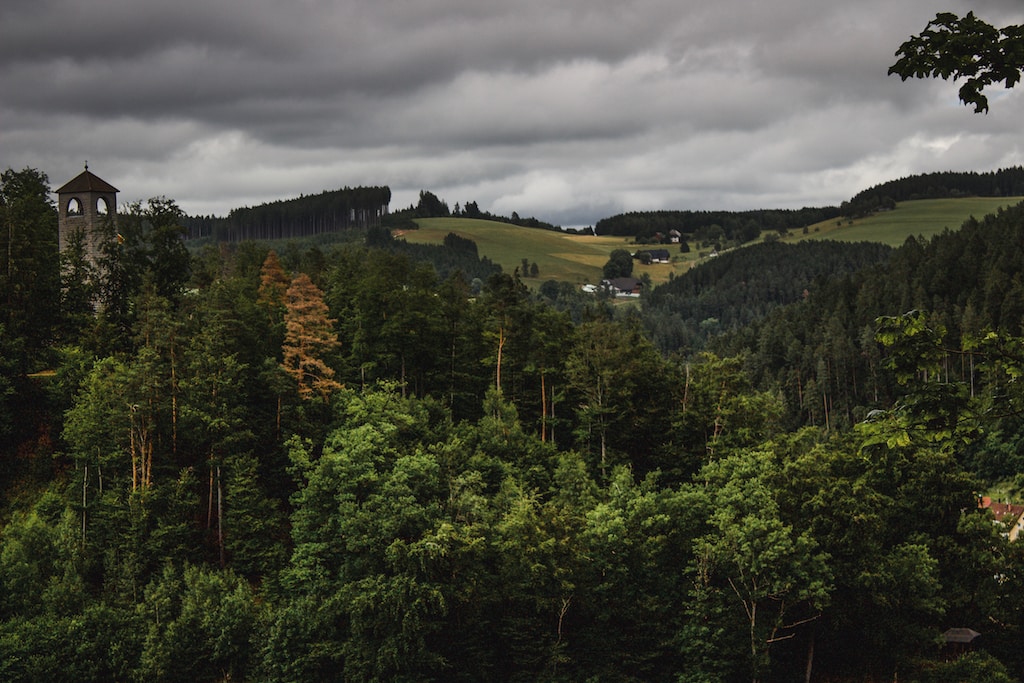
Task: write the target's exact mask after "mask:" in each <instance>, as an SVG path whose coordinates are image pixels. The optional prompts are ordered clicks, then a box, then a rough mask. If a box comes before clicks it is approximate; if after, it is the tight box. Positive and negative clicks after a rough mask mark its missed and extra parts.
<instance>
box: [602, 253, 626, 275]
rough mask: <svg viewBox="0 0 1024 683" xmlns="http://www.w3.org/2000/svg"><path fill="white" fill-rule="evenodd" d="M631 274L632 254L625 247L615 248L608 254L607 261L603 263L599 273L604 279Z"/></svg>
mask: <svg viewBox="0 0 1024 683" xmlns="http://www.w3.org/2000/svg"><path fill="white" fill-rule="evenodd" d="M632 274H633V256H632V255H631V254H630V253H629V252H628V251H626V250H625V249H616V250H614V251H612V253H611V254H609V255H608V262H607V263H605V264H604V268H603V269H602V271H601V275H602V276H604V279H606V280H614V279H615V278H620V277H629V276H630V275H632Z"/></svg>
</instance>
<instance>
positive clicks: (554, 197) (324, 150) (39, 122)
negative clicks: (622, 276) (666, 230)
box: [0, 0, 1024, 224]
mask: <svg viewBox="0 0 1024 683" xmlns="http://www.w3.org/2000/svg"><path fill="white" fill-rule="evenodd" d="M969 9H974V10H975V11H976V12H977V13H978V14H979V16H981V17H982V18H984V19H987V20H989V21H992V22H993V23H996V24H999V25H1003V24H1006V23H1016V22H1020V21H1022V20H1024V16H1022V15H1021V8H1020V5H1019V3H1018V2H1015V0H979V1H977V2H973V3H970V4H968V3H966V2H962V1H961V0H956V1H954V2H952V4H950V3H947V2H944V3H940V2H936V1H933V0H908V1H907V2H904V3H899V4H894V3H889V2H881V0H867V1H865V2H861V3H850V2H838V1H837V0H828V1H826V2H811V0H778V1H775V2H771V3H759V4H751V3H746V2H740V0H719V2H715V3H704V2H701V3H697V2H689V1H686V2H678V1H676V2H670V1H668V0H643V1H640V2H631V3H622V2H610V1H605V0H599V1H590V0H567V1H563V2H559V3H554V2H550V1H549V0H544V1H541V0H523V1H520V2H514V3H490V2H477V1H475V0H437V1H432V2H415V1H413V0H348V1H330V0H300V1H293V2H284V3H282V2H274V1H273V0H252V1H246V2H242V1H241V0H226V1H225V0H220V1H218V0H204V1H200V0H181V1H179V2H176V3H155V2H138V1H137V0H136V1H135V2H132V1H130V0H92V1H90V2H88V3H83V2H72V1H71V0H42V1H39V2H36V1H34V2H25V1H24V0H9V1H8V2H5V3H3V5H2V6H0V92H3V93H4V96H3V97H2V98H0V165H2V166H3V167H5V168H6V167H8V166H12V167H23V166H26V165H27V166H33V167H37V168H40V169H41V170H43V171H45V172H47V173H49V174H50V176H51V180H52V181H54V183H55V184H59V183H61V182H63V181H64V180H66V179H67V178H69V177H71V176H72V175H73V174H74V173H76V172H77V170H78V169H80V167H81V163H82V162H83V160H84V159H86V158H88V159H90V162H91V168H93V169H94V170H95V171H97V172H98V173H100V174H101V175H103V176H104V177H105V178H107V179H108V180H110V181H111V182H113V183H114V184H115V185H116V186H118V187H120V188H122V192H123V194H124V195H125V198H126V199H135V198H140V197H148V196H152V195H156V194H163V195H167V196H170V197H173V198H175V199H177V200H178V201H179V203H180V204H181V205H182V206H183V208H185V209H186V210H187V211H190V212H193V213H211V212H216V213H223V212H225V211H227V210H228V209H230V208H232V207H234V206H239V205H243V204H252V203H257V202H261V201H268V200H272V199H277V198H281V197H286V196H294V195H297V194H299V193H309V192H317V191H320V190H322V189H331V188H336V187H340V186H343V185H358V184H388V185H390V186H391V187H392V190H393V192H394V196H395V202H394V204H395V206H402V205H405V204H408V203H411V202H412V201H414V199H415V197H416V194H417V193H418V191H419V190H420V189H430V190H431V191H433V192H435V193H437V194H439V195H440V196H442V197H444V198H445V199H447V200H448V201H449V202H450V203H452V204H454V203H455V202H456V201H458V202H465V201H467V200H474V201H478V202H479V203H480V205H481V208H486V209H488V210H495V211H499V212H506V213H510V212H511V211H517V212H518V213H520V215H536V216H538V217H540V218H543V219H545V220H552V221H555V222H560V223H563V224H587V223H592V222H593V221H595V220H597V219H598V218H600V217H602V216H604V215H608V214H609V213H613V212H616V211H620V210H634V209H645V208H650V209H657V208H755V207H764V206H768V207H773V206H803V205H814V204H825V203H838V202H840V201H842V200H844V199H847V198H849V196H850V195H852V194H853V193H855V192H857V191H859V190H860V189H863V188H864V187H866V186H867V185H871V184H874V183H877V182H882V181H885V180H888V179H891V178H892V177H895V176H899V175H906V174H908V173H914V172H926V171H933V170H947V169H950V168H965V169H975V170H984V169H987V168H995V167H998V166H1002V165H1009V164H1017V163H1021V160H1020V152H1021V147H1020V142H1019V124H1018V123H1017V122H1018V121H1019V120H1020V114H1021V109H1022V108H1024V104H1022V100H1021V95H1020V93H1019V92H1016V91H1011V92H1010V93H1008V94H1006V95H1004V94H1002V93H993V96H992V97H991V100H992V104H993V107H992V112H991V113H990V114H989V115H988V116H984V117H980V116H975V115H973V114H971V113H970V111H969V110H968V109H967V108H965V107H963V106H961V105H959V104H958V103H957V102H956V87H955V86H954V85H952V84H949V83H942V82H927V81H925V82H922V81H908V82H906V83H902V82H900V80H899V79H898V78H895V77H887V76H886V70H887V67H888V65H889V64H891V63H892V61H893V60H894V57H893V53H894V51H895V50H896V48H897V47H898V46H899V44H900V43H901V42H902V41H903V40H905V39H906V38H907V37H908V36H909V35H911V34H912V33H916V32H918V31H920V30H921V29H922V28H924V26H925V24H926V23H927V21H928V20H929V19H931V18H932V17H934V15H935V13H936V12H937V11H947V10H949V11H956V12H960V13H964V12H966V11H967V10H969Z"/></svg>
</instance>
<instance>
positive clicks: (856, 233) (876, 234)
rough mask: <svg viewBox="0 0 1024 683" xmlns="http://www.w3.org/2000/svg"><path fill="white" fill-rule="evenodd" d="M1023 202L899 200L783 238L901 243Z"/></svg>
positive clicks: (1006, 199)
mask: <svg viewBox="0 0 1024 683" xmlns="http://www.w3.org/2000/svg"><path fill="white" fill-rule="evenodd" d="M1021 201H1024V197H959V198H951V199H918V200H913V201H906V202H899V203H898V204H897V205H896V208H895V209H894V210H892V211H879V212H877V213H874V214H872V215H870V216H867V217H865V218H857V219H853V220H848V219H845V218H844V219H837V220H830V221H823V222H821V223H817V224H815V225H812V226H809V228H808V234H806V235H804V234H799V233H795V234H793V235H790V236H789V237H787V238H785V239H784V240H783V241H787V242H788V241H794V242H795V241H799V240H802V239H832V240H839V241H842V242H881V243H883V244H888V245H889V246H893V247H896V246H899V245H901V244H903V242H904V241H906V239H907V237H908V236H909V235H914V236H915V237H917V236H924V237H926V238H928V237H932V236H933V235H937V234H939V233H941V232H942V231H943V230H945V229H946V228H949V229H950V230H958V229H959V228H960V226H961V225H963V223H964V221H966V220H967V219H968V218H970V217H971V216H974V217H975V218H981V217H983V216H987V215H988V214H990V213H996V212H997V211H998V210H999V209H1000V208H1005V207H1007V206H1013V205H1015V204H1019V203H1020V202H1021Z"/></svg>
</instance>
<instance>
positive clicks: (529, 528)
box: [0, 174, 1024, 682]
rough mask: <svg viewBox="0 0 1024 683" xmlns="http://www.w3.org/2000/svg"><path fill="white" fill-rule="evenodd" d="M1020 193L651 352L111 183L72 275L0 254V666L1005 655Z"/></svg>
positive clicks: (456, 677) (466, 671) (455, 677)
mask: <svg viewBox="0 0 1024 683" xmlns="http://www.w3.org/2000/svg"><path fill="white" fill-rule="evenodd" d="M17 180H18V182H13V181H12V180H8V176H6V175H5V177H4V182H5V185H4V188H3V189H4V193H3V195H2V196H3V197H4V204H3V205H2V208H3V210H4V216H3V218H4V219H5V220H10V221H20V222H18V223H11V224H12V225H15V224H16V225H17V226H18V227H19V230H18V231H13V230H12V231H11V232H10V233H8V234H17V235H19V236H22V235H25V236H28V237H29V238H31V237H32V236H38V239H37V240H36V241H35V242H33V240H32V239H27V240H19V241H17V242H13V241H12V242H11V244H10V245H8V244H6V243H4V244H2V246H3V247H8V246H10V248H11V253H12V254H13V255H14V256H15V257H16V258H18V259H19V263H25V264H28V263H30V262H32V259H31V258H30V257H38V261H37V263H42V264H46V263H48V260H47V259H48V257H52V256H55V252H54V250H53V245H52V244H50V243H49V242H48V241H47V240H46V238H45V235H46V233H45V232H44V231H41V230H40V231H33V230H30V229H28V228H31V227H33V226H37V225H45V224H46V221H48V220H50V219H51V218H52V215H53V206H52V205H51V204H50V203H49V194H48V193H47V192H46V191H45V184H46V179H45V176H35V175H33V174H29V175H28V176H19V178H18V179H17ZM12 206H17V207H18V208H19V211H18V212H17V213H15V212H11V211H10V207H12ZM26 209H32V210H26ZM1022 211H1024V209H1022V208H1021V207H1017V208H1016V209H1013V210H1011V211H1005V212H1003V213H1001V214H1000V215H999V216H997V217H992V218H987V219H985V220H984V221H978V222H977V224H976V225H970V226H967V227H966V228H965V229H964V230H963V231H961V232H960V233H955V234H954V233H950V234H948V235H944V236H943V237H942V238H937V239H935V240H932V241H930V242H929V243H927V244H920V243H916V242H911V243H908V244H907V245H906V246H904V247H903V248H902V249H900V250H897V251H896V252H895V253H894V254H893V255H892V258H891V259H890V260H889V261H888V262H886V263H884V264H882V265H876V266H871V267H868V268H862V269H860V270H858V271H856V272H855V273H852V274H850V275H847V276H844V277H838V278H835V279H834V281H831V282H830V283H826V282H825V281H824V280H822V281H821V283H820V284H819V285H818V286H815V287H812V288H810V289H809V292H808V296H807V297H805V298H804V297H801V300H800V301H798V302H797V303H794V304H790V305H786V306H779V307H776V308H774V309H773V310H772V311H770V312H769V313H768V314H767V316H766V317H765V318H764V319H763V320H762V321H761V322H760V323H756V324H754V325H753V326H747V327H740V328H738V329H737V330H736V331H735V332H733V333H731V334H729V335H727V336H725V337H722V338H719V339H717V340H716V341H715V346H714V348H715V350H716V351H717V354H711V353H702V354H693V355H686V356H671V357H667V356H666V355H664V354H662V353H660V352H659V351H658V350H657V349H656V347H655V346H654V345H653V344H652V343H651V341H650V340H649V339H648V338H647V337H646V336H645V335H644V334H643V333H642V325H641V324H640V320H639V318H638V317H637V316H635V315H633V314H631V313H629V312H628V311H627V312H625V313H624V314H623V315H622V316H621V317H614V316H613V315H612V314H611V312H610V311H611V309H610V307H607V306H603V305H600V302H597V301H595V303H594V305H593V306H592V307H590V308H587V309H585V310H582V311H579V312H578V313H579V316H578V318H577V319H574V318H572V317H570V315H569V314H568V313H565V312H561V311H559V310H556V309H555V308H553V307H551V306H549V305H548V304H547V303H546V301H545V299H546V298H548V296H547V294H545V295H544V296H536V295H534V294H531V293H530V292H529V291H528V290H527V289H526V288H525V287H524V286H523V285H522V283H520V282H519V281H517V279H516V278H515V277H514V275H509V274H505V273H494V274H492V275H491V276H489V277H488V278H487V280H486V282H484V283H483V286H482V288H481V291H480V292H474V291H473V290H472V283H471V281H470V280H468V279H467V278H466V277H465V276H463V275H461V274H460V273H457V272H454V271H453V272H452V273H451V274H450V275H449V276H448V277H445V278H443V279H442V278H441V277H439V275H438V269H436V268H435V267H434V266H432V265H430V264H427V263H423V262H419V261H417V260H414V259H413V258H411V257H410V255H409V254H406V253H402V252H401V251H398V250H395V249H391V248H377V247H376V246H373V245H374V244H375V243H376V242H375V241H374V240H371V244H369V245H367V244H344V245H338V246H337V247H334V248H331V249H329V250H326V251H325V250H321V249H320V248H319V247H310V248H308V249H305V250H303V249H300V248H299V247H294V248H292V251H290V252H289V253H287V254H282V255H280V257H279V255H278V254H276V253H275V252H273V251H272V250H270V249H269V248H268V246H267V245H266V244H260V243H253V242H243V243H240V244H238V245H236V246H234V247H232V248H223V247H219V246H215V245H208V246H207V247H205V248H203V249H202V250H200V251H199V252H198V253H196V254H194V255H190V254H189V253H188V252H187V251H186V250H185V249H184V246H183V245H182V243H181V241H180V236H181V233H182V228H181V227H180V221H179V218H180V217H179V216H178V215H177V214H176V212H175V207H174V206H173V203H168V202H167V201H166V200H163V201H162V202H157V203H156V204H153V203H150V204H147V205H140V206H138V207H135V209H134V211H133V212H132V213H130V214H128V215H125V216H124V217H123V218H121V222H119V224H118V233H117V234H111V235H110V240H109V241H108V243H107V248H106V249H105V250H104V254H103V259H102V260H101V263H99V264H96V265H98V266H99V267H100V269H99V270H98V271H94V270H90V268H89V264H88V263H86V262H84V261H83V260H82V259H81V258H80V254H79V255H78V257H76V254H75V253H74V250H73V249H72V250H71V252H72V253H69V254H66V255H65V258H64V268H63V269H61V270H54V271H52V272H55V273H62V276H59V277H58V279H59V281H60V286H58V287H53V286H49V285H47V283H48V282H50V281H49V280H45V279H43V280H39V281H38V284H39V286H38V287H36V288H35V289H33V291H34V292H35V296H34V298H33V299H32V300H31V301H29V300H28V299H25V298H24V297H20V298H19V296H17V295H18V294H19V293H20V292H23V291H25V289H24V288H26V287H28V286H29V285H30V284H31V283H32V282H36V280H35V279H34V278H36V277H37V276H38V275H39V274H40V273H46V272H51V271H46V270H45V269H43V270H40V268H41V266H36V267H35V269H29V268H28V267H26V268H25V269H23V270H20V271H19V270H13V269H12V270H10V271H8V272H6V273H4V277H3V279H0V284H2V286H3V290H2V291H0V294H2V295H3V297H4V299H3V300H4V301H7V302H13V303H14V304H15V305H14V306H11V307H5V308H4V309H2V313H3V318H2V321H0V325H2V326H0V349H2V350H3V354H4V355H3V362H2V363H0V415H3V416H5V417H6V418H7V419H6V420H3V421H0V437H2V442H0V484H2V485H0V496H2V497H0V505H2V506H0V679H3V680H9V681H44V680H45V681H49V680H75V681H110V680H126V681H127V680H137V681H211V682H213V681H224V680H228V679H230V680H244V681H309V680H320V681H335V680H339V681H340V680H350V681H351V680H358V681H363V680H389V681H390V680H407V681H413V680H415V681H430V680H438V681H441V680H443V681H477V680H498V681H537V680H541V681H578V680H622V681H630V680H633V681H651V680H674V681H694V682H697V681H701V682H703V681H714V680H721V681H743V680H759V681H793V680H805V676H806V675H807V672H808V671H810V672H811V676H812V680H823V681H825V680H827V681H850V682H853V681H869V680H894V679H898V680H904V681H921V682H930V681H941V680H951V679H952V680H985V681H1009V680H1013V679H1014V678H1016V679H1019V678H1020V677H1021V675H1022V674H1024V655H1022V653H1021V649H1020V647H1019V634H1020V630H1021V628H1022V627H1024V595H1022V594H1021V591H1020V590H1019V585H1018V584H1019V582H1018V581H1017V580H1016V577H1018V576H1020V575H1022V573H1024V556H1022V554H1021V552H1020V549H1019V547H1018V544H1015V543H1010V542H1009V541H1008V540H1007V538H1006V536H1004V535H1003V534H1001V533H1000V532H1001V530H1002V527H1000V526H998V525H996V524H994V523H993V518H992V516H991V514H990V513H989V512H988V511H986V510H981V509H979V508H978V505H977V494H978V492H979V491H982V490H984V487H985V486H986V485H988V484H989V483H991V482H992V481H993V480H994V479H996V477H997V476H998V477H1000V478H1005V477H1006V476H1007V475H1012V474H1014V473H1018V472H1019V471H1020V467H1019V463H1018V462H1017V461H1016V460H1015V458H1016V457H1018V456H1016V452H1017V450H1016V449H1015V447H1014V446H1015V444H1014V440H1013V436H1012V435H1013V433H1014V432H1013V429H1014V425H1015V424H1016V422H1015V420H1016V419H1017V418H1016V416H1017V415H1020V414H1022V412H1024V393H1022V392H1021V390H1020V387H1019V386H1018V384H1019V383H1018V382H1016V381H1015V380H1016V378H1017V377H1019V376H1020V375H1021V374H1024V354H1022V353H1021V352H1020V349H1021V348H1022V347H1024V341H1022V339H1021V338H1020V337H1019V336H1015V335H1018V334H1020V331H1021V330H1020V327H1019V326H1020V320H1021V316H1020V314H1019V312H1018V311H1017V310H1016V308H1015V307H1019V306H1020V302H1021V301H1022V300H1024V292H1018V291H1017V289H1015V288H1017V287H1019V286H1020V283H1019V282H1017V280H1019V273H1020V272H1022V269H1021V266H1022V265H1024V263H1021V261H1022V260H1024V254H1022V251H1024V247H1022V244H1024V217H1022V215H1021V212H1022ZM21 228H24V229H21ZM2 237H3V236H0V238H2ZM118 237H119V239H118ZM0 242H2V239H0ZM450 246H451V247H454V248H457V249H459V250H461V251H462V252H463V256H465V255H466V254H468V253H469V251H470V248H469V246H468V245H466V244H464V243H458V244H453V245H450ZM22 259H23V260H22ZM181 259H184V261H182V260H181ZM172 265H173V266H174V267H171V266H172ZM556 293H557V292H556ZM83 301H84V302H85V304H86V305H83ZM89 301H97V302H99V304H100V305H99V306H98V307H97V309H96V310H92V309H91V308H90V307H88V305H87V304H88V302H89ZM30 305H31V306H32V307H34V308H32V309H31V310H33V311H38V310H44V311H46V312H47V313H48V315H47V316H45V317H40V318H39V319H37V320H32V322H31V324H29V323H28V322H27V321H28V320H29V319H30V318H32V315H31V314H30V311H29V309H28V308H27V307H28V306H30ZM913 308H919V309H922V311H925V312H922V313H920V314H911V315H906V316H904V315H902V314H903V313H904V312H905V311H908V310H910V309H913ZM969 312H970V313H969ZM880 314H881V315H891V316H893V317H891V318H888V319H884V320H882V321H876V320H875V319H873V318H872V316H877V315H880ZM942 325H945V326H946V327H947V328H948V329H949V330H950V333H949V334H945V335H943V334H942V330H941V327H942ZM988 328H991V329H992V330H994V331H996V333H995V334H993V335H991V336H987V335H981V336H980V337H979V339H978V341H977V343H975V344H974V345H971V346H968V347H967V348H966V349H965V348H964V346H963V345H962V344H961V343H960V340H959V339H958V336H957V335H958V333H959V332H961V331H978V332H982V331H983V330H985V329H988ZM876 332H877V333H879V334H877V335H876ZM40 369H45V370H51V371H52V372H46V373H37V372H33V371H35V370H40ZM818 405H820V406H822V408H821V409H820V410H819V409H816V408H815V406H818ZM816 410H817V412H815V411H816ZM855 422H856V423H857V424H856V425H855V424H854V423H855ZM954 626H956V627H967V628H972V629H974V630H976V631H978V632H980V633H982V634H983V637H982V639H980V640H979V641H978V645H977V651H976V652H974V653H973V654H971V655H969V656H967V657H965V658H956V657H955V656H952V655H953V654H954V653H951V652H949V651H943V650H942V649H940V646H939V644H938V643H939V640H940V637H941V634H942V633H943V632H944V631H945V630H946V629H948V628H950V627H954Z"/></svg>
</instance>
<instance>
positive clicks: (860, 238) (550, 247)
mask: <svg viewBox="0 0 1024 683" xmlns="http://www.w3.org/2000/svg"><path fill="white" fill-rule="evenodd" d="M1021 201H1024V197H961V198H947V199H920V200H912V201H906V202H900V203H898V204H897V205H896V208H895V209H894V210H892V211H880V212H878V213H875V214H873V215H871V216H868V217H866V218H858V219H854V220H848V219H836V220H829V221H823V222H821V223H817V224H815V225H811V226H808V228H807V232H806V233H803V232H802V231H799V232H797V231H794V232H793V233H791V234H790V235H788V236H786V237H784V238H783V239H782V241H783V242H798V241H801V240H806V239H832V240H839V241H843V242H879V243H882V244H887V245H889V246H899V245H901V244H903V242H904V241H906V238H907V237H908V236H909V235H914V236H924V237H926V238H928V237H931V236H933V235H937V234H939V233H941V232H942V231H943V230H945V229H946V228H949V229H950V230H957V229H959V228H960V226H961V225H962V224H963V222H964V221H966V220H967V219H968V218H970V217H971V216H975V217H977V218H980V217H982V216H985V215H988V214H991V213H995V212H997V211H998V210H999V209H1000V208H1003V207H1007V206H1013V205H1015V204H1018V203H1020V202H1021ZM416 223H417V225H419V229H418V230H409V231H402V232H400V233H397V234H396V235H395V237H396V238H399V239H405V240H407V241H408V242H411V243H422V244H441V243H442V242H443V241H444V237H445V235H447V234H448V233H450V232H451V233H455V234H456V235H459V236H460V237H465V238H467V239H471V240H473V241H474V242H476V244H477V247H478V249H479V252H480V255H481V256H487V257H488V258H490V259H491V260H492V261H494V262H495V263H499V264H501V266H502V268H503V269H504V270H505V271H506V272H512V271H513V270H514V269H516V268H519V267H521V265H522V261H523V259H526V260H527V261H528V262H529V263H531V264H532V263H536V264H537V267H538V271H539V272H538V277H536V278H530V277H524V278H523V280H524V282H526V283H527V284H528V285H538V284H540V283H541V282H543V281H545V280H559V281H564V282H572V283H575V284H585V283H588V282H591V283H593V282H597V281H599V280H600V279H601V268H602V266H604V264H605V262H606V261H607V260H608V256H609V254H611V252H612V251H613V250H615V249H626V250H628V251H634V250H636V249H642V248H644V247H643V246H640V245H636V244H633V243H632V241H631V238H629V237H613V236H593V235H575V234H567V233H561V232H554V231H550V230H537V229H533V228H526V227H520V226H516V225H510V224H508V223H499V222H495V221H488V220H480V219H472V218H452V217H449V218H419V219H416ZM692 246H693V247H694V248H693V249H692V250H691V251H690V252H689V253H685V254H684V253H681V252H680V251H679V247H678V246H677V245H669V247H668V248H669V253H670V254H671V255H672V263H669V264H652V265H648V266H644V265H642V264H640V263H638V262H637V263H635V265H634V274H636V275H637V276H641V275H643V274H645V273H646V274H647V275H648V276H649V277H650V278H651V281H652V282H653V283H654V284H662V283H664V282H668V280H669V278H670V275H671V276H678V275H681V274H682V273H684V272H686V271H687V270H689V269H690V268H691V267H692V266H693V265H695V264H696V263H698V262H699V260H700V254H699V253H698V250H697V249H696V245H692Z"/></svg>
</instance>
